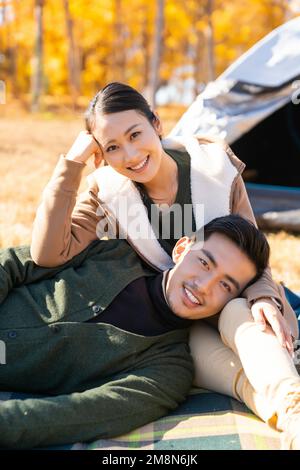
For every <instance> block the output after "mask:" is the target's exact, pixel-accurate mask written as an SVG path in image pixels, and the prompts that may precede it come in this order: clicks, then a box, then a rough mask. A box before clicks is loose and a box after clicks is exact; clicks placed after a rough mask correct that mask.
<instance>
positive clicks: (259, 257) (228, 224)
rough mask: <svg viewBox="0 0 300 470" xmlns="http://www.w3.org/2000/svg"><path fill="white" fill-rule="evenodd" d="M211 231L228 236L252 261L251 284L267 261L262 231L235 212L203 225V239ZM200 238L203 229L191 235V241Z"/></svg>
mask: <svg viewBox="0 0 300 470" xmlns="http://www.w3.org/2000/svg"><path fill="white" fill-rule="evenodd" d="M213 233H220V234H221V235H224V236H225V237H227V238H229V239H230V240H231V241H232V242H233V243H234V244H235V245H236V246H238V247H239V248H240V249H241V251H242V252H243V253H245V255H247V256H248V258H249V259H250V261H252V263H253V264H254V266H255V267H256V276H255V278H254V279H252V280H251V282H250V283H249V284H248V285H250V284H253V282H255V281H256V280H257V279H258V278H259V277H260V276H261V275H262V273H263V272H264V270H265V269H266V268H267V266H268V263H269V257H270V247H269V243H268V240H267V238H266V236H265V235H264V233H263V232H262V231H261V230H259V229H258V228H256V227H255V225H254V224H253V223H252V222H250V220H248V219H244V218H243V217H241V216H239V215H236V214H231V215H226V216H223V217H217V218H216V219H213V220H211V221H210V222H208V223H207V224H206V225H205V226H204V241H205V240H208V238H209V237H210V236H211V235H212V234H213ZM201 237H202V238H201ZM201 239H203V229H201V230H198V231H197V232H196V233H195V234H194V235H193V237H192V241H193V242H194V243H197V242H198V241H200V240H201Z"/></svg>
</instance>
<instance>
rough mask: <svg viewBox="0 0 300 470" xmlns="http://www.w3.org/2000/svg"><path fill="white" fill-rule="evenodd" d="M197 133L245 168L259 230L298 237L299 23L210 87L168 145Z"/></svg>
mask: <svg viewBox="0 0 300 470" xmlns="http://www.w3.org/2000/svg"><path fill="white" fill-rule="evenodd" d="M195 133H200V134H208V135H213V136H218V137H221V138H224V139H225V140H226V141H227V142H228V143H229V144H230V145H231V147H232V149H233V151H234V152H235V153H236V154H237V156H238V157H239V158H240V159H241V160H243V161H244V162H245V163H246V165H247V167H246V168H247V169H246V170H245V172H244V175H243V176H244V179H245V181H246V185H247V190H248V194H249V196H250V200H251V202H252V205H253V208H254V212H255V215H256V217H257V219H258V221H259V223H260V225H261V226H265V227H266V226H269V227H274V228H278V227H284V228H287V229H292V230H296V231H300V17H297V18H294V19H293V20H291V21H289V22H287V23H285V24H283V25H281V26H280V27H278V28H277V29H275V30H274V31H272V32H271V33H270V34H268V35H267V36H265V37H264V38H263V39H262V40H260V41H259V42H258V43H257V44H255V45H254V46H253V47H252V48H251V49H249V50H248V51H247V52H246V53H245V54H243V55H242V56H241V57H240V58H239V59H238V60H236V61H235V62H234V63H233V64H232V65H231V66H230V67H229V68H228V69H227V70H226V71H225V72H224V73H222V74H221V75H220V76H219V77H218V78H217V79H216V80H215V81H214V82H211V83H209V84H208V85H207V86H206V88H205V89H204V90H203V92H202V93H200V95H199V96H198V97H197V99H196V100H195V101H194V102H193V104H192V105H191V106H190V107H189V108H188V110H187V111H186V112H185V113H184V115H183V116H182V117H181V119H180V120H179V121H178V123H177V124H176V126H175V127H174V129H173V130H172V131H171V133H170V137H174V136H180V135H187V134H195Z"/></svg>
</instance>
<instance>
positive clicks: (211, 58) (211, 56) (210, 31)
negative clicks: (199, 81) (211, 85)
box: [206, 0, 216, 81]
mask: <svg viewBox="0 0 300 470" xmlns="http://www.w3.org/2000/svg"><path fill="white" fill-rule="evenodd" d="M213 9H214V1H213V0H207V6H206V13H207V29H206V38H207V65H208V67H207V71H208V77H207V78H208V81H213V80H214V79H215V74H216V73H215V51H214V28H213V22H212V13H213Z"/></svg>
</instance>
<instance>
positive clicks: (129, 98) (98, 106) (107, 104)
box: [85, 82, 156, 133]
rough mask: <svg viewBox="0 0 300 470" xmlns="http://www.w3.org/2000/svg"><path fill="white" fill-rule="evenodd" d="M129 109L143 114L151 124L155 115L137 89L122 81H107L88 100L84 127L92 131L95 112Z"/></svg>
mask: <svg viewBox="0 0 300 470" xmlns="http://www.w3.org/2000/svg"><path fill="white" fill-rule="evenodd" d="M130 109H134V110H135V111H137V112H138V113H140V114H142V115H143V116H145V117H146V118H147V119H148V121H149V122H150V123H151V124H152V125H153V121H154V120H155V119H156V116H155V114H154V113H153V112H152V110H151V108H150V106H149V104H148V102H147V101H146V99H145V98H144V97H143V96H142V95H141V94H140V93H139V92H138V91H137V90H135V89H134V88H132V87H131V86H129V85H125V84H124V83H119V82H112V83H109V84H108V85H106V86H105V87H104V88H102V90H100V91H99V92H98V93H97V94H96V96H94V98H93V99H92V101H91V102H90V104H89V106H88V108H87V110H86V112H85V124H86V129H87V131H89V132H91V133H92V131H93V130H94V127H95V119H96V114H97V113H101V114H112V113H118V112H120V111H129V110H130Z"/></svg>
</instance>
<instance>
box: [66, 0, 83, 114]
mask: <svg viewBox="0 0 300 470" xmlns="http://www.w3.org/2000/svg"><path fill="white" fill-rule="evenodd" d="M63 4H64V10H65V19H66V30H67V38H68V77H69V87H70V92H71V96H72V103H73V107H74V109H75V110H76V107H77V100H78V97H79V95H80V70H79V58H78V51H77V50H76V46H75V41H74V32H73V19H72V17H71V13H70V8H69V0H63Z"/></svg>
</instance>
